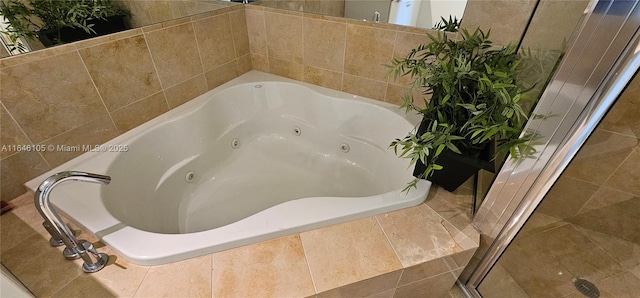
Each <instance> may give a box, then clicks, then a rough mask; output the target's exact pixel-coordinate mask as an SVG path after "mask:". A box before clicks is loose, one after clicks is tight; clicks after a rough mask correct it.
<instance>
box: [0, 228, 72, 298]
mask: <svg viewBox="0 0 640 298" xmlns="http://www.w3.org/2000/svg"><path fill="white" fill-rule="evenodd" d="M24 247H29V257H28V258H27V257H25V255H24V253H25V251H24ZM0 258H1V259H2V264H3V265H4V266H6V267H7V269H9V271H11V273H13V274H14V275H15V276H16V278H18V279H19V280H20V281H21V282H22V283H23V284H24V285H25V286H26V287H27V288H28V289H29V290H30V291H31V292H32V293H33V294H34V295H35V296H36V297H49V296H52V295H53V294H54V293H56V292H58V291H59V290H60V289H62V287H64V285H66V284H68V283H69V282H71V281H72V280H74V279H75V278H76V277H78V276H80V274H83V272H82V268H81V267H80V266H78V263H76V262H71V261H69V260H67V259H65V258H64V257H63V256H62V253H61V251H60V250H58V249H57V248H54V247H51V246H50V245H49V239H48V238H46V239H45V238H43V237H42V236H40V235H38V234H35V235H32V236H30V237H28V238H24V239H23V241H22V242H20V244H19V245H16V246H15V247H13V248H12V249H9V250H7V251H5V252H3V253H2V255H1V256H0Z"/></svg>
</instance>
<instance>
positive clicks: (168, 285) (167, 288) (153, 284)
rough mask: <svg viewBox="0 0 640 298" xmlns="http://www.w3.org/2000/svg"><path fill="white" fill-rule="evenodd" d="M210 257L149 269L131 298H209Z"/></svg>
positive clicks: (210, 293)
mask: <svg viewBox="0 0 640 298" xmlns="http://www.w3.org/2000/svg"><path fill="white" fill-rule="evenodd" d="M211 270H212V268H211V255H206V256H202V257H198V258H193V259H188V260H185V261H180V262H175V263H171V264H167V265H161V266H154V267H151V268H150V269H149V272H148V273H147V276H146V277H145V278H144V280H143V281H142V284H141V285H140V288H138V290H137V291H136V293H135V295H134V296H133V297H211V295H212V292H211Z"/></svg>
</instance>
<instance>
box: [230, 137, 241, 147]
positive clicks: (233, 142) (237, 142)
mask: <svg viewBox="0 0 640 298" xmlns="http://www.w3.org/2000/svg"><path fill="white" fill-rule="evenodd" d="M238 147H240V140H238V139H233V140H231V148H233V149H236V148H238Z"/></svg>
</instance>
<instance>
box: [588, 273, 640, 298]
mask: <svg viewBox="0 0 640 298" xmlns="http://www.w3.org/2000/svg"><path fill="white" fill-rule="evenodd" d="M598 288H599V289H600V290H601V291H602V292H603V294H602V297H629V298H632V297H636V296H638V293H640V278H638V277H636V276H634V275H633V274H632V273H630V272H623V273H620V274H618V275H614V276H611V277H609V278H607V279H605V280H603V281H601V282H599V283H598Z"/></svg>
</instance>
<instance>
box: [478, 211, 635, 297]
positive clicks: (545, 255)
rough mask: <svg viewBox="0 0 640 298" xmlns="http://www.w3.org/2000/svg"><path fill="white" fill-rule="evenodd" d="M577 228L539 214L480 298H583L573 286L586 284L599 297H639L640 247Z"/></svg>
mask: <svg viewBox="0 0 640 298" xmlns="http://www.w3.org/2000/svg"><path fill="white" fill-rule="evenodd" d="M637 200H639V201H640V198H637ZM628 204H634V202H627V203H625V205H628ZM582 219H583V218H582V217H580V220H582ZM618 219H619V217H618ZM593 220H594V221H601V220H603V219H602V218H593ZM576 222H579V221H578V220H575V218H574V219H571V218H570V219H567V220H561V219H557V218H554V217H552V216H549V215H545V214H543V213H535V214H534V216H533V217H532V218H531V219H530V220H529V222H527V224H526V225H525V227H524V229H523V231H522V232H521V233H520V234H519V235H518V236H517V237H516V239H515V240H514V242H513V243H512V244H511V246H509V248H508V249H507V251H506V252H505V253H504V255H503V256H502V258H501V260H500V261H499V262H498V264H497V265H496V266H495V267H494V269H493V270H492V271H491V273H490V274H489V275H488V276H487V278H486V279H485V281H483V283H482V284H481V286H480V288H479V289H480V293H482V294H483V296H484V297H488V298H490V297H516V298H517V297H570V298H580V297H585V296H584V295H582V294H581V293H580V292H578V291H577V290H576V289H575V287H574V285H573V280H574V278H583V279H586V280H588V281H590V282H592V283H594V284H595V285H596V286H597V287H598V290H599V292H600V297H616V298H618V297H629V298H633V297H640V296H639V295H640V294H639V293H640V245H639V244H638V243H634V242H631V241H628V240H624V239H621V238H618V237H614V236H611V235H608V234H604V233H602V232H600V231H596V230H592V229H589V228H586V227H584V226H580V225H578V224H576ZM627 222H628V221H627ZM636 222H637V215H636ZM618 228H622V226H619V227H618ZM622 235H627V234H622Z"/></svg>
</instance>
